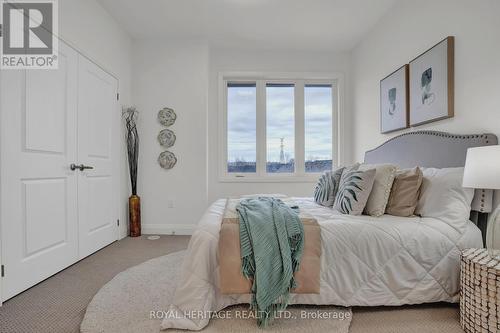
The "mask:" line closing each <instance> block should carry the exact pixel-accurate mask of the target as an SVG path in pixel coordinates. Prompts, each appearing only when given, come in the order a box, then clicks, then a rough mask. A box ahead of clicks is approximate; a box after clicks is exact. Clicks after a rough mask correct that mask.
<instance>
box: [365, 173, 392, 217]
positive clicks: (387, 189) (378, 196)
mask: <svg viewBox="0 0 500 333" xmlns="http://www.w3.org/2000/svg"><path fill="white" fill-rule="evenodd" d="M369 169H375V170H376V172H375V181H374V182H373V187H372V191H371V192H370V196H369V197H368V201H367V202H366V206H365V211H364V213H365V214H368V215H371V216H382V215H384V213H385V207H386V206H387V202H388V201H389V195H390V194H391V188H392V183H393V182H394V177H395V176H396V171H397V167H396V166H395V165H392V164H361V165H360V166H359V170H362V171H365V170H369Z"/></svg>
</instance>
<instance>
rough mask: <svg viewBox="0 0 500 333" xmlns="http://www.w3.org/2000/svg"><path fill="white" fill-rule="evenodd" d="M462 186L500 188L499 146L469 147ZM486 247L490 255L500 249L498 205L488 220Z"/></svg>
mask: <svg viewBox="0 0 500 333" xmlns="http://www.w3.org/2000/svg"><path fill="white" fill-rule="evenodd" d="M462 186H463V187H470V188H476V189H493V190H498V189H500V146H498V145H495V146H484V147H476V148H469V149H468V150H467V158H466V160H465V169H464V179H463V183H462ZM486 247H487V248H488V252H489V253H490V254H491V255H499V254H500V251H496V250H500V206H498V207H497V208H496V209H495V211H494V212H493V214H491V216H490V218H489V220H488V227H487V230H486Z"/></svg>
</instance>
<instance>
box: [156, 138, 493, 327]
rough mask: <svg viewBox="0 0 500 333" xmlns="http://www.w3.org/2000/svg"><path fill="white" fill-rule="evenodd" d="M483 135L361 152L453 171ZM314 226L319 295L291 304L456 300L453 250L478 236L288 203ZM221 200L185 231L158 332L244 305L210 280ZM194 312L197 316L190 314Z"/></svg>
mask: <svg viewBox="0 0 500 333" xmlns="http://www.w3.org/2000/svg"><path fill="white" fill-rule="evenodd" d="M496 143H497V139H496V137H495V136H494V135H491V134H482V135H452V134H447V133H442V132H433V131H419V132H412V133H406V134H403V135H401V136H398V137H395V138H393V139H391V140H389V141H387V142H386V143H384V144H382V145H381V146H379V147H377V148H375V149H373V150H371V151H368V152H367V153H366V155H365V162H367V163H384V162H385V163H387V162H390V163H395V164H398V165H400V166H401V167H411V166H415V165H419V166H424V167H438V168H444V167H457V166H463V165H464V163H465V156H466V150H467V148H469V147H476V146H483V145H489V144H496ZM294 200H295V201H296V203H297V204H298V205H299V207H300V208H301V209H303V210H306V211H307V212H308V213H310V214H312V215H313V216H314V217H315V218H316V219H317V220H318V222H319V224H320V226H321V240H322V256H321V274H320V276H321V278H320V293H319V294H293V295H292V298H291V304H315V305H326V304H331V305H339V306H377V305H403V304H420V303H429V302H441V301H443V302H457V301H458V291H459V274H460V272H459V267H460V264H459V260H460V250H461V249H465V248H469V247H482V235H481V231H480V229H479V228H478V227H477V226H476V224H475V223H473V222H472V221H469V220H464V221H458V222H457V223H453V224H449V223H445V222H443V221H441V220H438V219H434V218H420V217H405V218H402V217H395V216H389V215H384V216H382V217H378V218H377V217H371V216H350V215H342V214H340V213H338V212H336V211H335V210H332V209H331V208H327V207H322V206H319V205H317V204H316V203H314V201H313V200H312V198H294ZM225 204H226V199H220V200H217V201H216V202H215V203H214V204H212V205H211V206H210V207H209V208H208V210H207V211H206V213H205V214H204V216H203V217H202V219H201V221H200V222H199V224H198V227H197V229H196V231H195V232H194V233H193V236H192V238H191V241H190V243H189V246H188V250H187V254H186V259H185V261H184V263H183V267H182V273H181V274H182V278H181V281H182V282H181V284H180V285H178V286H177V290H176V294H175V298H174V304H172V305H171V307H170V309H168V310H169V312H170V313H175V315H171V316H167V317H166V318H165V319H164V320H163V323H162V328H163V329H166V328H181V329H189V330H199V329H202V328H203V327H205V326H206V325H207V324H208V322H209V316H207V315H199V316H192V315H191V316H185V315H184V314H186V313H191V314H192V313H194V312H197V313H203V314H207V313H210V312H211V311H218V310H221V309H223V308H225V307H227V306H230V305H235V304H241V303H248V302H249V300H250V295H223V294H221V293H220V290H219V286H218V281H219V271H218V254H217V247H218V239H219V230H220V224H221V220H222V216H223V214H224V208H225ZM198 311H199V312H198Z"/></svg>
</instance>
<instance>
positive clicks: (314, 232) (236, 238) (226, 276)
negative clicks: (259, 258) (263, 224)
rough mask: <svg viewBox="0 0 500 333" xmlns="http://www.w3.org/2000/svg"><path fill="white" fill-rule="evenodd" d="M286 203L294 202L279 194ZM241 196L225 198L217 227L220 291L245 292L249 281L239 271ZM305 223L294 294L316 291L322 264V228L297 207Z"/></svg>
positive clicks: (250, 284)
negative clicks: (239, 212)
mask: <svg viewBox="0 0 500 333" xmlns="http://www.w3.org/2000/svg"><path fill="white" fill-rule="evenodd" d="M280 199H281V200H283V202H285V203H286V204H288V205H291V206H292V205H294V204H293V202H292V201H291V200H290V199H288V198H280ZM239 201H240V199H228V200H227V203H226V209H225V211H224V217H223V219H222V225H221V229H220V237H219V248H218V260H219V268H220V269H219V274H220V284H219V285H220V288H221V292H222V293H223V294H248V293H250V289H251V287H252V281H250V280H247V279H246V278H245V277H244V276H243V274H241V257H240V226H239V218H238V213H237V212H236V206H237V205H238V203H239ZM299 217H300V220H301V221H302V223H303V225H304V237H305V238H304V239H305V241H304V253H303V255H302V261H301V264H300V269H299V271H298V272H297V273H295V280H296V281H297V288H296V289H294V290H292V292H293V293H296V294H319V284H320V283H319V281H320V266H321V262H320V259H321V230H320V226H319V224H318V222H317V221H316V219H315V218H313V217H312V216H310V215H308V214H306V213H304V212H302V211H300V212H299Z"/></svg>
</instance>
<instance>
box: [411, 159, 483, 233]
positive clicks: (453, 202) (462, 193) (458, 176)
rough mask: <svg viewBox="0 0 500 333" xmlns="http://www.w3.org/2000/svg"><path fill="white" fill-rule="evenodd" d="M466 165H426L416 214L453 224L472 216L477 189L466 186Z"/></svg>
mask: <svg viewBox="0 0 500 333" xmlns="http://www.w3.org/2000/svg"><path fill="white" fill-rule="evenodd" d="M463 174H464V168H443V169H435V168H424V169H423V175H424V178H423V182H422V187H421V189H420V197H419V199H418V204H417V208H416V210H415V214H417V215H420V216H422V217H432V218H436V219H439V220H441V221H444V222H446V223H448V224H450V225H452V226H454V225H455V223H457V224H458V226H460V223H461V222H462V221H463V220H464V219H467V218H468V217H469V215H470V210H471V202H472V198H473V197H474V189H471V188H464V187H463V186H462V179H463Z"/></svg>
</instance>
